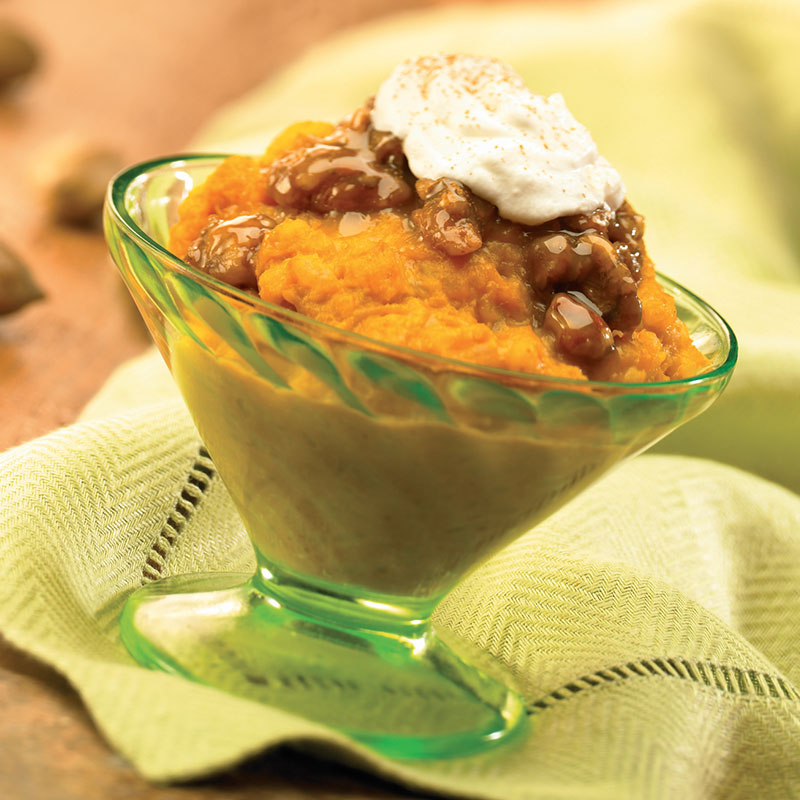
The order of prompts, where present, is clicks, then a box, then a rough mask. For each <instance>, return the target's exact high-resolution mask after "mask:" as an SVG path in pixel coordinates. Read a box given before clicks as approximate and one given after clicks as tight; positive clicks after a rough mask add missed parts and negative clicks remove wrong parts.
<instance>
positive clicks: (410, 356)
mask: <svg viewBox="0 0 800 800" xmlns="http://www.w3.org/2000/svg"><path fill="white" fill-rule="evenodd" d="M231 155H232V154H230V153H187V154H177V155H171V156H162V157H160V158H154V159H149V160H147V161H141V162H138V163H136V164H133V165H131V166H129V167H126V168H125V169H123V170H121V171H120V172H118V173H117V174H116V175H115V176H114V177H113V178H112V179H111V181H109V184H108V190H107V193H106V203H105V207H106V213H108V214H110V215H111V216H112V217H113V218H114V220H115V221H116V223H117V224H118V225H121V226H122V227H123V228H124V229H125V230H126V231H127V233H128V234H129V235H130V236H132V237H133V238H134V239H136V240H137V241H138V242H139V244H140V245H142V246H143V247H145V248H146V249H148V250H150V251H151V252H153V253H154V254H155V255H157V256H158V258H159V260H160V261H161V262H162V263H164V262H165V261H166V263H167V264H169V265H170V266H171V267H172V268H173V269H174V270H175V271H176V272H178V273H180V274H182V275H184V276H186V277H189V278H191V279H192V280H194V281H195V282H197V283H199V284H201V285H202V286H204V287H205V288H206V289H209V290H211V291H212V292H213V293H214V294H221V295H227V296H229V297H232V298H234V299H235V300H237V301H239V302H241V303H243V304H245V305H247V306H248V307H250V308H251V309H252V310H253V311H255V312H261V313H265V314H266V315H267V316H270V317H273V318H274V317H277V318H279V319H280V318H285V319H288V320H289V321H291V322H292V323H294V324H297V325H299V326H300V327H301V328H310V329H311V330H312V331H314V330H318V331H319V332H320V334H321V335H322V336H323V337H324V338H331V337H334V338H337V339H340V340H343V341H351V342H353V344H355V345H360V346H361V347H362V348H363V347H364V346H365V345H366V346H367V348H368V349H369V350H379V351H384V352H388V353H390V354H396V355H397V356H400V357H402V360H403V361H409V360H413V361H416V362H419V361H422V362H425V363H427V364H429V365H430V366H431V367H432V368H433V369H436V368H437V367H438V368H439V371H441V370H442V369H445V368H449V369H451V370H452V369H457V370H458V371H464V370H465V369H468V370H469V371H470V372H471V373H473V374H477V377H483V376H485V377H488V378H491V379H505V380H506V381H513V382H514V383H515V384H541V383H544V384H552V385H553V388H557V387H559V386H562V387H567V388H569V389H582V390H584V391H585V390H586V389H587V388H597V389H606V390H617V391H626V392H634V391H648V390H649V391H658V390H665V389H681V388H685V389H689V388H694V387H697V386H701V385H703V384H705V383H712V382H714V381H715V380H717V379H719V378H722V377H724V376H726V375H727V374H728V373H730V372H731V370H732V369H733V367H734V365H735V364H736V360H737V357H738V342H737V339H736V334H735V333H734V332H733V329H732V328H731V326H730V325H729V324H728V323H727V322H726V321H725V319H724V318H723V317H722V315H721V314H719V312H717V311H716V309H714V308H713V307H712V306H711V305H709V304H708V303H707V302H706V301H705V300H703V299H702V298H700V297H698V296H697V295H696V294H694V292H692V291H691V290H689V289H687V288H686V287H685V286H682V285H681V284H679V283H678V282H677V281H674V280H672V278H669V277H667V276H666V275H664V274H662V273H660V272H658V271H657V272H656V275H657V277H658V280H659V282H660V283H661V284H662V285H666V286H667V287H668V288H669V289H670V290H671V292H672V293H673V294H674V295H675V296H681V295H683V296H685V297H686V298H688V299H689V300H690V301H691V302H692V303H694V304H695V305H696V306H698V307H699V308H700V309H702V311H703V312H704V313H705V314H707V315H708V316H710V317H711V319H712V320H714V321H715V322H716V323H717V325H718V326H719V327H720V328H721V330H722V331H723V332H724V334H725V335H726V337H727V344H728V352H727V356H726V358H725V360H724V361H723V362H722V363H721V364H720V365H718V366H717V367H715V368H714V369H712V370H709V371H708V372H702V373H699V374H698V375H693V376H690V377H688V378H676V379H673V380H668V381H645V382H636V383H626V382H623V381H598V380H591V379H588V378H587V379H581V378H567V377H562V376H559V375H547V374H541V373H535V372H519V371H516V370H510V369H505V368H503V367H493V366H489V365H485V364H478V363H476V362H473V361H463V360H460V359H455V358H449V357H448V356H441V355H437V354H435V353H429V352H426V351H424V350H415V349H413V348H411V347H405V346H403V345H398V344H393V343H391V342H384V341H381V340H380V339H374V338H372V337H370V336H364V335H363V334H360V333H356V332H355V331H349V330H346V329H344V328H337V327H336V326H335V325H330V324H328V323H326V322H320V321H319V320H315V319H313V318H312V317H308V316H306V315H305V314H301V313H300V312H298V311H293V310H291V309H288V308H284V307H283V306H278V305H275V304H273V303H270V302H268V301H267V300H263V299H262V298H261V297H259V296H257V295H252V294H249V293H248V292H245V291H244V290H242V289H238V288H236V287H235V286H231V285H230V284H228V283H225V282H224V281H221V280H219V279H217V278H214V277H212V276H211V275H208V274H207V273H205V272H203V271H202V270H199V269H196V268H194V267H192V266H191V265H189V264H187V263H186V262H185V261H183V260H182V259H180V258H178V257H177V256H176V255H174V254H173V253H171V252H170V251H169V250H167V249H166V247H164V246H163V245H161V244H159V243H158V242H157V241H155V239H153V238H152V237H151V236H150V235H149V234H147V233H146V232H145V231H144V230H142V228H141V227H140V226H139V225H138V224H137V222H136V221H135V220H134V219H133V217H132V216H131V215H130V213H129V212H128V209H127V208H126V203H125V199H126V197H127V194H128V189H129V188H130V186H131V185H132V184H133V182H134V181H135V180H136V179H137V178H139V177H140V176H141V175H144V174H147V173H148V172H150V171H152V170H154V169H156V168H163V167H169V168H172V169H175V170H177V169H180V167H181V166H186V165H188V164H191V163H192V162H194V163H199V162H204V161H205V162H221V161H222V160H224V159H226V158H230V157H231Z"/></svg>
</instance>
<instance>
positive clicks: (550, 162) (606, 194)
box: [372, 54, 625, 225]
mask: <svg viewBox="0 0 800 800" xmlns="http://www.w3.org/2000/svg"><path fill="white" fill-rule="evenodd" d="M372 122H373V125H374V126H375V127H376V128H378V129H380V130H385V131H390V132H391V133H393V134H394V135H395V136H397V137H399V138H400V139H402V141H403V150H404V152H405V155H406V157H407V158H408V164H409V167H410V169H411V171H412V172H413V173H414V175H415V176H416V177H417V178H431V179H436V178H454V179H455V180H458V181H461V182H462V183H464V184H466V185H467V186H468V187H469V188H470V189H471V190H472V191H473V192H474V193H475V194H476V195H478V196H479V197H482V198H484V199H485V200H488V201H490V202H491V203H493V204H494V205H496V206H497V208H498V211H499V212H500V214H501V216H503V217H505V218H506V219H509V220H512V221H514V222H521V223H524V224H527V225H538V224H541V223H543V222H547V221H548V220H551V219H555V218H556V217H561V216H567V215H571V214H579V213H589V212H592V211H594V210H596V209H598V208H608V209H611V210H616V209H617V208H619V206H620V205H621V204H622V201H623V200H624V198H625V186H624V184H623V183H622V179H621V178H620V176H619V173H618V172H617V171H616V170H615V169H614V168H613V167H612V166H611V164H609V163H608V161H606V159H604V158H603V157H602V156H601V155H600V154H599V153H598V151H597V145H596V144H595V143H594V140H593V139H592V137H591V134H590V133H589V131H588V130H587V129H586V128H585V127H584V126H583V125H581V124H580V123H579V122H578V121H577V120H576V119H575V118H574V117H573V116H572V114H571V113H570V112H569V110H568V109H567V106H566V104H565V103H564V98H563V97H562V96H561V95H560V94H553V95H550V96H549V97H544V96H542V95H537V94H534V93H533V92H532V91H531V90H530V89H528V87H527V86H525V83H524V81H523V80H522V78H521V77H520V76H519V74H518V73H517V72H515V71H514V70H513V69H512V68H511V67H510V66H508V65H507V64H504V63H503V62H502V61H499V60H497V59H494V58H485V57H480V56H470V55H440V54H437V55H432V56H425V57H423V58H418V59H411V60H408V61H404V62H403V63H401V64H400V65H399V66H397V67H396V68H395V69H394V71H393V72H392V74H391V75H390V76H389V77H388V78H387V79H386V80H385V81H384V82H383V84H381V87H380V89H379V90H378V93H377V95H376V97H375V106H374V109H373V111H372Z"/></svg>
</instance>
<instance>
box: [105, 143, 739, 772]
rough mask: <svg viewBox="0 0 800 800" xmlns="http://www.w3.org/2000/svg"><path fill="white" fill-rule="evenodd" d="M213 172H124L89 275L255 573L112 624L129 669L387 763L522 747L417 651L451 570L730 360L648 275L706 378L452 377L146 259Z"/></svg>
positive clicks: (441, 662)
mask: <svg viewBox="0 0 800 800" xmlns="http://www.w3.org/2000/svg"><path fill="white" fill-rule="evenodd" d="M222 158H223V156H186V157H182V158H175V159H169V160H159V161H151V162H149V163H145V164H141V165H138V166H135V167H132V168H131V169H129V170H127V171H126V172H124V173H122V174H121V175H119V176H118V177H117V178H116V179H115V180H114V181H113V182H112V184H111V186H110V188H109V194H108V200H107V203H106V210H105V231H106V238H107V241H108V246H109V248H110V250H111V254H112V256H113V258H114V261H115V262H116V264H117V266H118V267H119V269H120V271H121V273H122V276H123V278H124V280H125V282H126V284H127V285H128V288H129V289H130V292H131V294H132V295H133V298H134V300H135V301H136V304H137V306H138V307H139V310H140V311H141V314H142V316H143V317H144V320H145V322H146V323H147V325H148V327H149V329H150V331H151V333H152V336H153V338H154V340H155V342H156V344H157V345H158V347H159V349H160V351H161V353H162V355H163V356H164V358H165V360H166V362H167V364H168V365H169V368H170V370H171V372H172V375H173V377H174V379H175V381H176V382H177V384H178V386H179V388H180V390H181V392H182V394H183V397H184V399H185V401H186V404H187V406H188V408H189V411H190V412H191V414H192V417H193V419H194V421H195V423H196V425H197V428H198V430H199V432H200V435H201V437H202V438H203V441H204V442H205V444H206V446H207V448H208V451H209V453H210V454H211V456H212V458H213V460H214V463H215V465H216V467H217V468H218V470H219V473H220V476H221V477H222V479H223V481H224V482H225V485H226V486H227V488H228V490H229V491H230V494H231V497H232V498H233V501H234V503H235V505H236V507H237V509H238V511H239V513H240V514H241V517H242V520H243V522H244V525H245V528H246V529H247V532H248V534H249V536H250V538H251V540H252V542H253V546H254V548H255V552H256V559H257V564H258V567H257V570H256V574H255V575H254V576H231V575H214V576H184V577H180V578H172V579H168V580H166V581H159V582H157V583H155V584H152V585H150V586H147V587H144V588H143V589H141V590H139V591H138V592H136V593H135V594H134V595H133V596H132V597H131V599H130V600H129V601H128V604H127V606H126V609H125V612H124V614H123V618H122V623H121V624H122V633H123V638H124V641H125V642H126V644H127V646H128V648H129V649H130V651H131V652H132V653H133V654H134V656H136V657H137V658H138V659H139V660H140V661H141V662H142V663H144V664H147V665H148V666H151V667H157V668H161V669H167V670H170V671H173V672H176V673H179V674H182V675H185V676H187V677H190V678H192V679H194V680H198V681H201V682H203V683H207V684H210V685H213V686H217V687H219V688H222V689H225V690H226V691H229V692H233V693H236V694H241V695H244V696H247V697H252V698H255V699H258V700H260V701H263V702H267V703H272V704H275V705H277V706H279V707H281V708H284V709H286V710H289V711H292V712H295V713H298V714H302V715H304V716H307V717H309V718H312V719H315V720H318V721H320V722H323V723H325V724H328V725H331V726H334V727H336V728H338V729H340V730H342V731H344V732H345V733H347V734H349V735H351V736H353V737H354V738H356V739H358V740H360V741H362V742H364V743H367V744H369V745H370V746H372V747H374V748H376V749H378V750H379V751H381V752H383V753H384V754H387V755H391V756H394V757H407V758H429V757H437V758H438V757H444V756H454V755H464V754H468V753H472V752H477V751H480V750H482V749H484V748H486V747H488V746H492V745H496V744H498V743H500V742H503V741H506V740H508V739H510V738H511V737H512V735H513V734H515V733H519V732H520V731H521V730H523V729H524V718H525V714H524V706H523V703H522V701H521V699H520V698H519V697H518V695H517V694H516V693H514V692H513V691H512V690H510V689H508V688H507V687H506V685H505V683H506V682H507V677H503V676H502V675H501V676H499V679H498V670H497V668H496V666H495V665H493V664H486V663H482V664H481V666H480V668H479V667H477V666H475V665H474V662H475V661H482V660H483V659H482V657H481V656H480V654H474V653H472V654H469V655H468V656H467V657H466V658H465V657H464V654H463V652H461V650H460V648H461V647H462V646H461V645H458V644H457V643H456V644H454V643H452V642H451V643H449V644H445V643H443V642H442V641H441V639H440V637H439V636H438V635H437V634H436V633H435V632H434V631H433V629H432V627H431V624H430V616H431V612H432V611H433V609H434V608H435V606H436V604H437V603H438V602H439V601H440V600H441V598H442V597H443V596H444V595H445V594H446V593H447V591H448V590H450V589H451V588H452V587H453V585H454V584H455V583H456V582H457V581H459V580H460V579H461V578H462V577H463V576H464V575H465V574H466V573H467V572H469V571H470V570H472V569H473V568H475V567H476V566H477V565H479V564H480V563H482V562H483V561H485V560H486V559H487V558H488V557H489V556H491V555H492V554H493V553H494V552H496V551H497V550H498V549H500V548H501V547H503V546H504V545H505V544H507V543H508V542H510V541H511V540H513V539H514V538H515V537H516V536H518V535H519V534H521V533H523V532H524V531H526V530H528V529H529V528H530V527H531V526H533V525H535V524H536V523H537V522H539V521H540V520H542V519H543V518H544V517H546V516H547V515H549V514H551V513H552V512H553V511H554V510H556V509H557V508H558V507H559V506H561V505H563V504H564V503H565V502H566V501H567V500H569V499H570V498H572V497H574V496H575V495H576V494H577V493H578V492H580V491H581V490H582V489H583V488H584V487H585V486H587V485H588V484H589V483H591V482H592V481H594V480H595V479H596V478H597V477H599V476H600V475H602V474H603V473H604V472H605V471H606V470H607V469H608V468H609V467H611V466H612V465H614V464H616V463H618V462H619V461H620V460H621V459H623V458H625V457H627V456H630V455H633V454H634V453H637V452H639V451H641V450H642V449H644V448H645V447H647V446H649V445H651V444H653V443H654V442H655V441H657V440H658V439H659V438H661V437H662V436H664V435H666V434H667V433H669V432H670V431H671V430H673V429H674V428H675V427H676V426H678V425H680V424H682V423H683V422H686V421H687V420H689V419H691V418H692V417H694V416H696V415H697V414H699V413H700V412H701V411H703V410H704V409H705V408H707V407H708V406H709V405H710V404H711V403H712V402H713V401H714V400H715V398H716V397H717V396H718V395H719V394H720V392H721V391H722V389H723V388H724V387H725V385H726V383H727V382H728V380H729V378H730V375H731V371H732V369H733V366H734V364H735V361H736V340H735V337H734V335H733V332H732V331H731V330H730V328H729V327H728V326H727V325H726V323H725V322H724V320H722V318H721V317H720V316H719V315H718V314H717V313H716V312H714V311H713V310H712V309H711V308H709V307H708V306H707V305H706V304H705V303H704V302H703V301H702V300H700V299H698V298H697V297H695V296H694V295H693V294H691V293H690V292H688V291H687V290H685V289H683V288H682V287H680V286H678V285H677V284H675V283H673V282H672V281H670V280H668V279H666V278H660V281H661V283H662V285H663V286H664V288H665V289H666V290H667V291H668V293H669V294H670V295H671V296H672V297H673V299H674V300H675V303H676V306H677V308H678V313H679V315H680V317H681V318H682V319H683V320H684V321H685V322H686V324H687V325H688V327H689V329H690V332H691V334H692V338H693V340H694V341H695V343H696V345H697V346H698V347H699V348H700V349H701V350H702V352H704V353H705V355H706V356H708V358H709V359H710V363H711V368H710V369H709V371H707V372H706V373H704V374H702V375H699V376H697V377H694V378H690V379H686V380H676V381H669V382H664V383H647V384H621V383H604V382H587V381H579V380H568V379H563V378H554V377H546V376H539V375H531V374H523V373H515V372H510V371H507V370H502V369H492V368H487V367H482V366H478V365H475V364H470V363H464V362H459V361H455V360H451V359H447V358H442V357H438V356H434V355H430V354H427V353H421V352H416V351H413V350H409V349H406V348H403V347H399V346H393V345H388V344H384V343H381V342H378V341H374V340H371V339H368V338H365V337H363V336H359V335H357V334H353V333H350V332H346V331H342V330H339V329H337V328H333V327H331V326H329V325H325V324H323V323H320V322H315V321H313V320H311V319H308V318H306V317H304V316H302V315H300V314H297V313H294V312H292V311H288V310H286V309H284V308H280V307H277V306H274V305H271V304H269V303H267V302H264V301H262V300H260V299H259V298H257V297H254V296H252V295H250V294H247V293H245V292H242V291H239V290H237V289H234V288H232V287H230V286H228V285H226V284H224V283H221V282H219V281H217V280H215V279H214V278H211V277H209V276H208V275H206V274H204V273H201V272H199V271H197V270H195V269H193V268H192V267H190V266H188V265H187V264H185V263H183V262H182V261H180V260H179V259H177V258H176V257H175V256H173V255H171V254H170V253H169V252H168V251H167V250H166V249H165V245H166V242H167V239H168V232H169V227H170V225H171V224H172V223H173V222H174V221H175V219H176V211H177V206H178V204H179V203H180V201H181V199H182V198H183V197H184V196H185V195H186V194H187V192H188V191H189V190H191V188H192V187H193V186H194V185H196V184H198V183H200V182H202V181H203V180H204V179H205V177H207V176H208V175H209V174H210V172H211V171H213V169H215V168H216V167H217V166H218V165H219V163H220V161H221V159H222Z"/></svg>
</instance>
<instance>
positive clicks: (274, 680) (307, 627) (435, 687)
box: [121, 573, 526, 759]
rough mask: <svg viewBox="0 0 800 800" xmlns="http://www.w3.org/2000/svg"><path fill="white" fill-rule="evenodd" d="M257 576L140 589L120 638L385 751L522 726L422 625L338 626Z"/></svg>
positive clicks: (451, 749) (421, 750)
mask: <svg viewBox="0 0 800 800" xmlns="http://www.w3.org/2000/svg"><path fill="white" fill-rule="evenodd" d="M257 577H258V575H257ZM257 577H256V578H249V576H247V575H239V574H220V573H215V574H210V575H186V576H179V577H176V578H168V579H165V580H162V581H159V582H157V583H154V584H150V585H148V586H145V587H143V588H142V589H139V590H138V591H136V592H134V594H133V595H131V597H130V598H129V600H128V602H127V604H126V606H125V609H124V611H123V614H122V620H121V630H122V639H123V641H124V643H125V645H126V646H127V648H128V650H129V651H130V652H131V654H132V655H133V656H134V657H135V658H136V659H137V660H138V661H139V662H141V663H142V664H144V665H145V666H148V667H151V668H157V669H162V670H166V671H168V672H173V673H176V674H179V675H182V676H184V677H187V678H190V679H192V680H195V681H198V682H200V683H203V684H206V685H210V686H214V687H216V688H219V689H222V690H224V691H226V692H229V693H231V694H235V695H239V696H242V697H246V698H249V699H253V700H257V701H259V702H262V703H267V704H269V705H273V706H275V707H277V708H280V709H282V710H285V711H290V712H292V713H295V714H298V715H300V716H303V717H306V718H307V719H311V720H313V721H315V722H319V723H323V724H325V725H328V726H330V727H332V728H336V729H338V730H340V731H342V732H343V733H345V734H347V735H349V736H351V737H352V738H354V739H356V740H358V741H360V742H362V743H364V744H366V745H368V746H370V747H372V748H373V749H375V750H376V751H378V752H380V753H382V754H383V755H386V756H389V757H393V758H414V759H421V758H422V759H424V758H446V757H456V756H467V755H473V754H476V753H479V752H482V751H484V750H486V749H487V748H489V747H493V746H496V745H498V744H500V743H501V742H505V741H507V740H509V739H511V738H512V737H514V736H516V735H518V734H519V733H520V732H521V731H522V730H523V729H524V727H525V721H526V714H525V710H524V706H523V703H522V700H521V698H520V697H519V696H518V695H517V694H516V693H515V692H513V691H511V690H510V689H508V688H507V687H506V686H505V685H504V684H503V683H502V682H501V681H499V680H497V679H495V678H494V677H490V676H489V675H488V674H487V673H486V672H485V671H483V670H481V669H479V668H477V667H475V666H473V665H471V664H470V663H468V662H467V661H465V660H464V659H463V658H462V657H460V656H459V655H458V654H457V653H456V652H455V650H454V649H451V647H449V646H448V645H446V644H445V643H444V642H443V641H442V640H441V639H440V638H439V637H438V636H437V635H436V634H435V632H434V631H433V629H432V628H431V626H430V624H429V623H428V622H425V621H419V620H416V621H414V624H413V625H409V626H408V629H407V630H402V628H399V627H398V626H397V625H396V624H395V625H389V626H386V627H388V628H389V630H388V631H387V630H381V628H383V627H384V626H382V625H381V612H380V611H379V610H376V611H375V614H374V617H375V621H376V624H375V625H374V626H373V627H365V626H364V625H363V621H364V617H363V615H362V617H361V623H362V624H360V625H359V624H354V621H353V620H352V619H346V620H345V621H344V623H342V624H337V621H336V617H335V615H332V616H331V618H330V619H329V618H328V616H327V615H326V617H325V619H324V620H323V619H321V618H320V617H314V616H311V615H309V614H307V613H305V614H304V613H302V612H301V611H298V610H297V608H296V607H293V606H292V604H291V597H287V590H286V589H285V588H284V587H280V591H279V592H276V593H275V596H273V595H272V594H271V593H270V592H269V586H268V585H266V586H265V583H264V581H263V580H259V579H257ZM248 578H249V579H248ZM288 594H289V595H291V592H290V591H289V592H288ZM336 602H341V601H336ZM301 608H302V606H301ZM490 669H491V671H494V669H495V668H490Z"/></svg>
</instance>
